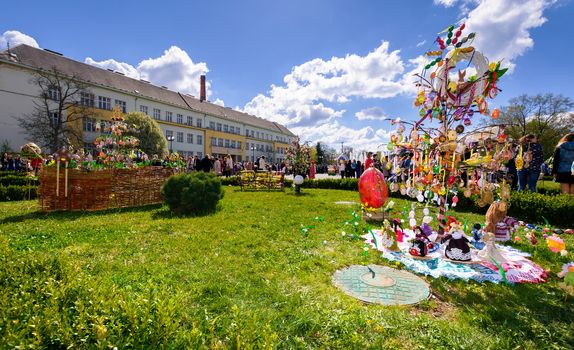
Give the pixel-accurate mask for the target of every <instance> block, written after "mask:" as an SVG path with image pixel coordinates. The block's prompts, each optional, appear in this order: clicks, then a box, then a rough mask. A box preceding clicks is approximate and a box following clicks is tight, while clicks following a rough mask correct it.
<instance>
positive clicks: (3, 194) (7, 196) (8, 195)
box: [0, 185, 38, 202]
mask: <svg viewBox="0 0 574 350" xmlns="http://www.w3.org/2000/svg"><path fill="white" fill-rule="evenodd" d="M35 198H38V186H34V185H30V186H27V185H25V186H17V185H10V186H2V185H0V202H5V201H21V200H28V199H35Z"/></svg>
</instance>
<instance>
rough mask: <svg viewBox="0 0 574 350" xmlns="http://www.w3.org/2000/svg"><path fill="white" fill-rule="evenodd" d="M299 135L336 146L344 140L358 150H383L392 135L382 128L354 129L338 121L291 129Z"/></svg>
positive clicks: (302, 137)
mask: <svg viewBox="0 0 574 350" xmlns="http://www.w3.org/2000/svg"><path fill="white" fill-rule="evenodd" d="M290 130H291V131H292V132H293V133H294V134H296V135H299V136H300V137H301V140H302V141H306V140H309V141H312V143H316V142H321V143H325V144H327V145H330V146H333V147H336V146H338V145H340V143H341V142H344V143H345V145H347V146H351V147H353V148H355V150H356V151H362V150H365V151H377V150H383V146H382V145H383V144H384V143H386V142H387V141H388V139H389V137H390V133H389V132H388V131H386V130H384V129H382V128H377V129H375V128H373V127H371V126H367V127H364V128H361V129H353V128H349V127H347V126H344V125H341V124H340V123H339V122H338V121H335V122H332V123H327V124H323V125H321V126H319V127H315V128H306V127H294V128H291V129H290Z"/></svg>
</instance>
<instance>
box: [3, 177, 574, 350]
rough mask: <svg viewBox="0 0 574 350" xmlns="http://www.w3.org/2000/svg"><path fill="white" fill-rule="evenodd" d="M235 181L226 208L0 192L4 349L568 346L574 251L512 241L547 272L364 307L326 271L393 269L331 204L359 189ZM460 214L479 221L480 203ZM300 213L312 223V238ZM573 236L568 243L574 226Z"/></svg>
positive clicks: (452, 285) (572, 327)
mask: <svg viewBox="0 0 574 350" xmlns="http://www.w3.org/2000/svg"><path fill="white" fill-rule="evenodd" d="M225 190H226V191H225V192H226V193H225V198H224V199H223V200H222V205H221V210H219V211H218V212H217V213H215V214H213V215H210V216H204V217H194V218H179V217H172V216H171V214H170V212H169V211H168V209H167V207H165V206H152V207H146V208H138V209H130V210H116V211H107V212H98V213H52V214H44V213H39V212H37V205H36V203H35V202H14V203H0V260H1V261H0V347H2V348H15V347H16V346H20V347H19V348H20V349H24V348H32V347H34V346H35V347H41V348H54V349H60V348H61V349H64V348H68V347H72V348H113V347H117V348H119V349H123V348H154V349H155V348H192V349H194V348H237V349H239V348H301V349H309V348H325V349H333V348H344V349H357V348H374V349H381V348H390V349H395V348H408V349H417V348H420V349H429V348H441V349H442V348H444V349H453V348H457V349H458V348H461V349H478V348H480V349H509V348H523V349H543V348H544V349H546V348H556V349H559V348H565V349H566V348H572V346H573V344H574V322H573V321H574V306H573V298H572V296H567V295H566V292H565V291H563V290H562V289H561V288H560V287H559V286H558V283H559V282H560V279H559V278H558V277H557V276H556V272H558V271H560V267H561V266H562V264H563V263H565V262H568V261H571V260H574V259H572V253H571V254H570V256H569V257H561V256H560V255H557V254H554V253H551V252H550V251H549V250H548V248H546V246H545V244H544V243H541V244H539V246H537V247H532V246H530V245H529V244H526V243H523V244H519V245H518V247H520V248H521V249H524V250H528V251H530V252H532V253H533V260H534V261H535V262H537V263H539V264H540V265H542V266H543V267H544V268H546V269H549V270H551V271H552V272H550V275H549V282H548V283H545V284H540V285H514V286H506V285H494V284H490V283H484V284H479V283H475V282H463V281H449V280H447V279H442V278H441V279H436V280H434V279H432V278H425V279H426V280H427V281H428V282H429V283H430V284H431V287H432V292H433V296H432V298H431V299H429V300H427V301H424V302H422V303H420V304H419V305H416V306H406V307H384V306H378V305H367V304H364V303H362V302H360V301H358V300H355V299H353V298H351V297H349V296H347V295H345V294H344V293H342V292H341V291H340V290H339V289H337V288H336V287H335V286H333V284H332V283H331V277H332V274H333V273H334V272H335V271H336V270H337V269H340V268H342V267H345V266H348V265H352V264H367V263H377V264H383V265H389V263H387V262H386V261H385V260H384V259H382V258H380V256H379V255H378V254H376V252H374V251H371V253H370V254H369V255H368V256H367V257H365V256H364V255H363V250H362V248H363V243H362V242H361V241H349V240H348V239H345V238H344V237H342V235H341V231H342V229H343V223H344V221H346V220H348V219H349V217H350V215H349V208H350V207H348V206H344V205H336V204H334V203H335V202H336V201H358V194H357V193H356V192H352V191H336V190H304V195H302V196H299V197H296V196H295V195H293V194H292V193H291V192H285V193H281V192H280V193H265V192H264V193H242V192H237V191H236V189H235V188H231V187H228V188H226V189H225ZM395 202H396V203H397V208H402V206H403V205H406V203H407V202H405V201H401V200H395ZM409 205H410V204H409ZM419 212H420V210H419ZM316 216H321V217H324V221H319V220H315V217H316ZM457 217H458V218H459V219H466V220H468V222H469V223H470V222H473V223H474V222H481V223H482V222H483V221H484V218H483V216H479V215H474V214H471V213H464V214H462V215H457ZM301 225H305V226H308V225H313V226H315V228H312V229H310V230H309V232H308V235H307V236H304V235H302V234H301V232H300V227H301ZM565 239H566V241H567V245H568V246H569V248H570V249H572V250H574V248H573V247H572V245H573V243H574V239H573V237H571V236H569V237H565ZM393 266H394V265H393ZM423 278H424V277H423Z"/></svg>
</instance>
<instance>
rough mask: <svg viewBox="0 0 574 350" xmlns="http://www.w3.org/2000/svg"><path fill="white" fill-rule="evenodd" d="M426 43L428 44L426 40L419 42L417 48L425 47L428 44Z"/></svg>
mask: <svg viewBox="0 0 574 350" xmlns="http://www.w3.org/2000/svg"><path fill="white" fill-rule="evenodd" d="M426 43H427V41H426V40H423V41H419V42H418V43H417V47H421V46H423V45H424V44H426Z"/></svg>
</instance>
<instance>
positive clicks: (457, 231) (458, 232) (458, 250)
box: [442, 224, 471, 261]
mask: <svg viewBox="0 0 574 350" xmlns="http://www.w3.org/2000/svg"><path fill="white" fill-rule="evenodd" d="M442 241H443V243H444V242H447V241H448V244H447V246H446V249H445V252H444V255H446V257H447V258H449V259H450V260H454V261H470V260H471V254H470V247H469V245H468V243H469V242H468V239H467V238H466V237H465V236H464V234H463V232H462V229H461V228H460V227H459V226H458V225H456V224H454V225H452V226H451V229H450V232H449V234H447V235H446V236H444V237H443V239H442Z"/></svg>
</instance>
